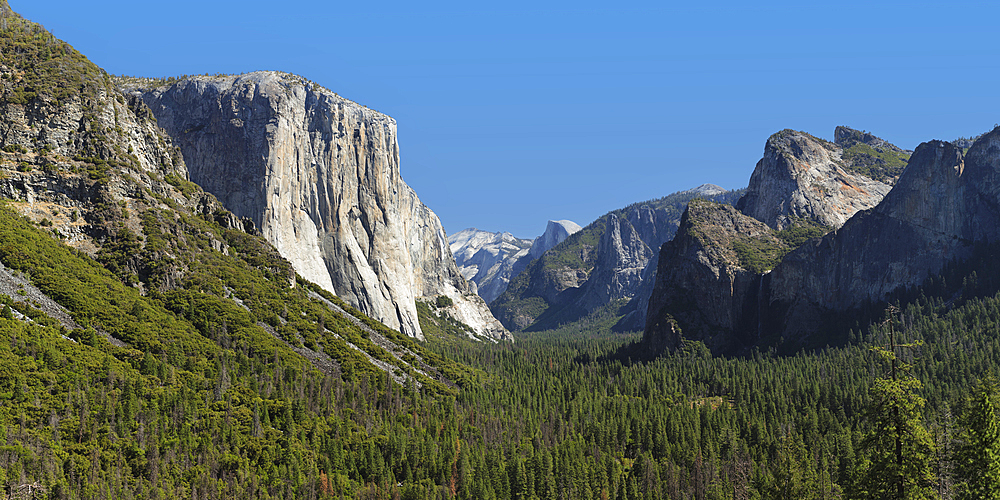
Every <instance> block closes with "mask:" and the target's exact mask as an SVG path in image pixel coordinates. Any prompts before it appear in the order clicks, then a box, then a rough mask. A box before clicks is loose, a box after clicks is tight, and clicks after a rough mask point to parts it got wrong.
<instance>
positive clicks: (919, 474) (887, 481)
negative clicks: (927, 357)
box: [859, 308, 936, 500]
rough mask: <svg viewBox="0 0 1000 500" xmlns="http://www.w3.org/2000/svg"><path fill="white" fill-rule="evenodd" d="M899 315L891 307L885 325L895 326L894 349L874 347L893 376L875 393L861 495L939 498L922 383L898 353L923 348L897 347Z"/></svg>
mask: <svg viewBox="0 0 1000 500" xmlns="http://www.w3.org/2000/svg"><path fill="white" fill-rule="evenodd" d="M896 312H898V311H897V310H896V309H895V308H890V309H889V319H888V320H886V322H885V323H884V324H886V323H887V324H888V326H889V348H888V349H886V348H881V347H874V348H872V350H873V351H874V352H875V353H876V354H878V355H879V357H880V358H881V360H882V362H884V363H885V364H887V365H889V376H888V377H887V378H878V379H876V380H875V384H874V385H873V386H872V389H871V392H872V400H873V401H872V406H871V407H870V408H869V415H868V417H869V422H870V424H871V428H870V429H869V433H868V435H867V436H866V437H865V438H864V440H863V442H862V445H863V447H864V448H865V449H866V450H867V451H868V455H869V457H868V461H867V462H866V463H865V464H864V470H863V472H862V477H861V484H860V491H859V493H860V494H862V495H863V496H864V498H871V499H894V500H904V499H907V500H910V499H924V498H935V496H936V495H935V493H934V489H933V484H934V474H933V472H932V470H933V469H932V467H931V464H932V461H933V458H934V440H933V439H932V438H931V435H930V433H929V432H928V431H927V429H926V428H925V427H924V425H923V417H922V410H923V407H924V404H925V401H924V399H923V398H922V397H920V395H918V394H917V391H918V390H920V388H921V387H922V384H921V383H920V381H919V380H917V379H916V378H915V377H913V376H912V374H911V373H910V368H911V365H909V364H907V363H903V362H902V360H900V359H899V356H897V354H896V349H897V348H900V347H903V348H912V347H917V346H919V345H920V343H919V342H916V343H912V344H896V335H895V331H894V329H893V320H894V315H895V313H896Z"/></svg>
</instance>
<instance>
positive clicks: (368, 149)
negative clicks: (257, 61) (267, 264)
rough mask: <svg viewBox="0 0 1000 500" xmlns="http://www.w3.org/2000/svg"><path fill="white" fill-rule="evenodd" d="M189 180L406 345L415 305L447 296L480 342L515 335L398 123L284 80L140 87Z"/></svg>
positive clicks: (206, 80) (278, 76)
mask: <svg viewBox="0 0 1000 500" xmlns="http://www.w3.org/2000/svg"><path fill="white" fill-rule="evenodd" d="M131 95H132V96H133V97H134V98H141V100H142V101H143V102H144V103H145V104H146V105H148V106H149V108H150V109H151V110H152V111H153V114H154V115H155V116H156V119H157V121H158V123H159V125H160V126H161V127H163V128H164V129H165V130H166V131H167V133H169V134H170V136H171V137H173V138H174V141H175V143H176V144H177V145H178V146H179V147H180V150H181V152H182V154H183V156H184V160H185V163H186V164H187V165H188V170H189V172H190V178H191V180H192V181H193V182H196V183H198V184H199V185H201V186H202V187H204V189H205V190H206V191H208V192H210V193H213V194H215V195H216V196H217V197H218V198H219V199H220V200H221V201H222V202H223V204H224V205H225V206H226V207H227V208H228V209H230V210H231V211H233V213H235V214H237V215H238V216H241V217H247V218H249V219H251V220H253V221H254V224H255V225H256V227H257V228H259V231H260V232H261V234H262V235H263V236H264V238H266V239H267V240H268V241H270V242H271V243H272V244H274V246H275V247H276V248H277V249H278V251H279V252H280V253H281V255H282V256H284V257H285V258H287V259H288V260H289V261H291V262H292V265H293V266H294V267H295V269H296V271H297V272H298V273H300V274H301V275H302V276H303V277H305V278H306V279H309V280H311V281H314V282H316V283H318V284H319V285H321V286H322V287H324V288H326V289H327V290H329V291H331V292H333V293H335V294H336V295H338V296H339V297H342V298H344V299H345V300H346V301H347V302H349V303H350V304H352V305H354V306H356V307H358V308H359V309H361V311H362V312H364V313H365V314H368V315H370V316H372V317H374V318H376V319H378V320H380V321H382V322H384V323H385V324H387V325H389V326H391V327H392V328H398V329H399V330H400V331H402V332H404V333H406V334H407V335H411V336H416V337H422V334H421V329H420V324H419V322H418V320H417V309H416V304H415V301H416V300H433V299H434V298H436V297H438V296H442V295H443V296H447V297H448V298H450V299H451V300H452V302H453V304H454V305H453V306H451V308H450V309H451V310H450V311H448V312H449V314H451V315H452V316H453V317H455V318H456V319H458V320H459V321H460V322H462V323H464V324H466V325H468V326H470V327H471V328H472V330H473V332H470V333H475V334H476V335H480V336H484V337H488V338H494V339H496V338H501V337H504V336H506V335H507V333H506V331H505V330H504V328H503V327H502V326H501V324H500V323H499V322H498V321H496V319H494V318H493V316H492V315H491V314H490V311H489V309H488V308H487V307H486V304H485V302H484V301H483V300H482V299H481V298H480V297H478V296H477V295H476V294H475V293H474V292H473V291H472V290H471V289H470V287H469V284H468V282H466V280H465V279H464V278H463V277H462V275H461V274H460V273H459V270H458V268H457V267H456V265H455V260H454V258H453V257H452V254H451V252H450V251H449V249H448V243H447V240H446V238H445V234H444V230H443V229H442V227H441V223H440V221H439V220H438V218H437V216H436V215H435V214H434V213H433V212H432V211H431V210H430V209H429V208H427V207H426V206H425V205H424V204H423V203H421V202H420V200H419V198H418V197H417V195H416V193H414V192H413V190H412V189H411V188H410V187H409V186H407V185H406V183H405V182H403V179H402V177H401V176H400V170H399V167H400V159H399V145H398V143H397V134H396V122H395V121H394V120H393V119H392V118H390V117H388V116H386V115H384V114H381V113H378V112H376V111H374V110H371V109H369V108H367V107H364V106H361V105H359V104H356V103H354V102H352V101H349V100H347V99H344V98H342V97H340V96H338V95H337V94H335V93H333V92H331V91H329V90H327V89H324V88H322V87H320V86H319V85H316V84H313V83H309V82H306V81H305V80H303V79H302V78H300V77H297V76H294V75H290V74H286V73H277V72H258V73H250V74H246V75H240V76H225V77H195V78H191V79H187V80H182V81H179V82H176V83H173V84H171V85H166V86H159V87H147V86H143V85H139V86H133V88H132V92H131Z"/></svg>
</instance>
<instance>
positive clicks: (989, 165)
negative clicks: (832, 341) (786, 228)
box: [770, 131, 1000, 338]
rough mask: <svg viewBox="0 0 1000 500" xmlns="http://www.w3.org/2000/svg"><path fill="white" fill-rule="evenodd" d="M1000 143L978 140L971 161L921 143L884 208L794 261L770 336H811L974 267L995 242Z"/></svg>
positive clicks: (780, 287) (781, 274)
mask: <svg viewBox="0 0 1000 500" xmlns="http://www.w3.org/2000/svg"><path fill="white" fill-rule="evenodd" d="M998 136H1000V131H994V132H991V133H990V134H987V135H986V136H984V137H983V138H981V139H980V140H979V141H976V143H975V144H974V145H973V146H972V148H971V149H970V150H969V155H968V157H967V158H963V157H962V152H961V150H960V149H959V148H957V147H955V145H954V144H951V143H947V142H942V141H931V142H927V143H924V144H921V145H920V146H918V147H917V149H916V151H915V152H914V153H913V156H912V157H911V159H910V164H909V166H908V167H907V168H906V170H905V171H904V172H903V175H902V176H901V177H900V179H899V182H898V183H897V184H896V187H894V188H893V190H892V191H891V192H890V193H889V195H888V196H886V198H885V199H884V200H883V201H882V203H881V204H879V206H878V207H876V208H875V209H874V210H871V211H868V212H865V213H862V214H859V215H858V216H857V217H855V218H853V219H851V220H850V221H848V223H847V224H845V225H844V227H843V228H841V229H840V230H839V231H837V232H836V233H833V234H829V235H827V236H826V237H824V238H823V239H822V240H817V241H815V242H811V243H809V244H807V245H804V246H803V247H802V248H800V249H798V250H797V251H795V252H793V253H791V254H790V255H788V257H787V258H786V259H785V260H784V261H783V262H782V263H781V264H780V265H779V266H777V267H776V268H775V270H774V273H773V278H772V282H771V287H770V289H771V292H770V294H771V297H770V300H771V302H772V304H771V305H770V307H772V308H774V309H775V311H787V312H785V313H784V314H782V315H781V316H782V317H781V319H782V321H779V320H778V319H776V321H775V324H774V325H773V326H772V328H774V329H777V330H779V331H781V332H783V334H785V335H786V336H788V337H791V338H803V337H807V336H808V335H811V334H813V333H815V332H817V331H819V328H818V326H817V324H816V322H817V320H818V318H821V317H822V315H823V314H824V313H828V312H840V311H847V310H851V309H855V308H858V307H860V306H862V305H863V304H865V303H868V302H879V301H882V300H884V299H885V298H886V297H887V295H888V294H890V293H891V292H893V291H895V290H899V289H904V288H907V287H913V286H917V285H920V284H921V283H923V281H924V280H925V279H926V278H927V277H928V276H933V275H935V274H936V273H937V272H938V271H940V270H941V269H942V268H943V267H944V266H945V265H946V264H947V263H948V262H950V261H963V260H965V259H967V258H968V257H969V256H971V255H972V252H973V249H974V244H975V243H976V242H983V243H989V242H995V241H997V240H998V235H1000V230H998V229H997V224H998V223H1000V211H998V210H997V206H998V203H1000V197H998V196H997V194H998V193H1000V188H998V181H1000V178H998V173H997V172H998V171H1000V170H998V166H1000V150H997V149H996V145H995V144H996V141H997V138H998Z"/></svg>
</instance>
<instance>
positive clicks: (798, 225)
mask: <svg viewBox="0 0 1000 500" xmlns="http://www.w3.org/2000/svg"><path fill="white" fill-rule="evenodd" d="M832 230H833V228H832V227H829V226H824V225H822V224H820V223H819V222H816V221H814V220H811V219H805V218H802V217H794V218H793V220H792V221H791V224H789V226H788V227H786V228H785V229H782V230H781V231H778V232H777V233H775V236H777V237H778V238H780V239H781V241H784V242H785V244H786V245H788V248H789V249H790V250H794V249H796V248H798V247H800V246H802V244H803V243H805V242H807V241H809V240H811V239H813V238H819V237H820V236H823V235H825V234H826V233H829V232H830V231H832Z"/></svg>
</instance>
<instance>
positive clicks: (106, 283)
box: [0, 0, 1000, 500]
mask: <svg viewBox="0 0 1000 500" xmlns="http://www.w3.org/2000/svg"><path fill="white" fill-rule="evenodd" d="M0 20H2V23H0V48H2V52H0V54H2V57H0V64H2V65H3V68H2V69H3V71H2V79H0V83H2V88H0V92H2V97H3V100H2V105H0V116H2V119H3V120H5V121H6V122H7V123H8V124H14V125H18V127H20V126H21V125H24V124H23V123H21V122H18V121H17V120H18V118H17V117H23V116H25V115H24V111H25V110H26V109H27V110H29V111H30V112H32V113H39V114H40V115H39V116H41V115H46V114H47V113H52V116H59V117H66V116H69V117H71V118H73V119H74V120H76V121H73V122H72V123H71V125H70V126H67V128H66V129H59V130H63V131H64V132H66V134H65V136H62V135H44V134H38V133H36V132H37V130H36V129H33V128H31V127H32V126H35V125H31V126H28V125H24V126H23V127H21V128H18V127H14V126H11V127H10V129H11V130H13V131H14V132H12V133H11V134H10V135H8V136H6V137H7V138H5V139H4V140H5V141H7V142H5V143H3V144H2V145H0V146H2V147H0V149H2V150H3V151H2V152H0V190H2V192H3V196H4V197H5V198H7V199H6V200H4V201H3V202H2V205H0V264H2V267H0V303H2V307H0V495H4V496H5V497H6V498H59V499H63V498H85V499H109V498H126V499H128V498H150V499H155V498H185V499H186V498H198V499H206V498H220V499H221V498H227V499H228V498H264V499H267V498H306V499H349V498H362V499H366V498H373V499H374V498H378V499H381V498H386V499H389V498H392V499H395V498H401V499H451V498H461V499H494V498H496V499H507V498H516V499H577V498H579V499H602V500H603V499H609V498H614V499H626V500H633V499H652V498H671V499H698V500H701V499H730V498H735V499H753V498H759V499H765V498H798V499H833V498H857V499H862V498H963V499H964V498H995V497H996V495H997V494H998V492H1000V458H998V457H1000V430H998V429H1000V420H998V418H1000V417H998V415H997V406H998V404H1000V399H998V397H1000V396H998V390H1000V389H998V382H997V381H996V378H995V375H996V374H995V370H996V367H997V366H998V364H1000V294H998V291H1000V270H998V268H997V265H996V262H1000V259H997V258H996V257H997V249H996V248H992V247H982V248H978V249H977V254H976V257H975V258H974V259H971V260H969V261H968V262H965V263H962V264H954V265H951V266H948V267H947V268H945V270H944V271H942V273H940V275H938V276H935V277H933V278H931V279H928V280H927V281H926V282H925V283H924V284H923V285H922V286H920V287H915V288H913V289H910V290H907V291H906V292H905V293H900V294H898V295H897V296H895V297H893V299H892V302H893V303H895V304H896V306H895V308H890V309H889V311H888V312H887V311H886V310H885V308H884V307H882V305H873V306H872V307H871V308H870V310H868V311H866V312H865V313H864V314H859V315H858V316H857V317H851V318H844V319H843V324H842V325H840V326H841V327H842V328H843V330H844V332H843V338H845V339H846V340H845V341H844V342H843V343H840V344H838V345H835V346H825V347H823V348H817V349H811V350H804V351H798V352H794V353H792V354H778V353H779V352H781V350H780V349H768V350H760V349H757V350H753V351H751V352H750V353H748V354H747V355H744V356H738V357H725V356H713V355H712V353H711V352H710V350H709V349H708V348H707V347H706V345H705V344H704V343H701V342H693V341H686V342H684V343H683V345H682V347H681V348H680V349H677V350H676V351H672V352H667V353H664V354H663V355H662V356H659V357H657V358H655V359H650V358H649V356H648V353H647V352H644V351H643V350H642V344H641V343H640V342H639V341H640V334H639V333H637V332H631V333H618V332H613V331H612V329H613V327H614V325H615V324H616V323H617V322H618V320H619V319H620V317H619V316H617V312H609V311H608V310H604V311H598V312H597V313H595V314H592V315H589V316H585V317H583V319H580V320H578V321H575V322H573V323H571V324H570V325H569V326H565V327H563V329H561V330H546V331H532V332H527V333H521V334H519V335H518V336H517V337H516V338H515V341H514V342H508V341H501V342H496V343H494V342H474V341H472V340H470V339H469V338H468V337H467V336H466V335H465V334H464V331H465V330H464V329H463V327H462V325H460V322H458V321H457V320H455V318H454V317H452V316H450V315H449V314H450V313H449V308H450V307H452V306H453V305H454V304H452V303H450V301H449V300H443V299H444V298H442V300H439V301H434V302H421V303H419V304H418V309H419V314H420V321H421V322H422V325H421V326H422V330H423V332H425V335H426V337H427V340H426V341H417V340H415V339H413V338H410V337H406V336H404V335H402V334H400V333H399V332H398V331H394V330H391V329H389V328H387V327H385V326H384V325H382V324H380V323H378V322H377V321H375V320H373V319H371V318H369V317H367V316H365V315H364V314H362V313H361V312H359V311H358V310H355V309H353V308H351V307H350V306H348V305H347V304H346V303H344V302H343V301H341V300H340V299H338V298H337V297H336V296H334V295H332V294H330V293H328V292H326V291H324V290H322V289H321V288H320V287H318V286H317V285H315V284H313V283H310V282H309V281H307V280H305V279H303V278H302V277H301V276H298V275H296V273H295V272H294V270H293V269H292V267H291V264H289V262H288V261H287V260H285V259H283V258H281V256H280V255H279V254H278V252H277V251H276V250H275V249H274V247H272V246H271V245H269V244H268V243H267V242H266V241H265V240H263V239H262V238H261V237H260V236H259V235H256V234H255V231H254V230H253V227H252V225H250V224H247V223H246V221H243V220H240V219H239V218H237V217H235V216H233V215H232V214H231V213H230V212H229V211H227V210H226V209H225V207H224V206H222V205H221V204H220V203H219V202H218V201H217V200H216V199H215V198H214V197H212V196H211V195H209V194H207V193H205V192H204V191H202V190H201V188H200V187H199V186H197V185H195V184H193V183H191V182H189V181H187V180H185V177H184V176H183V173H184V169H183V159H182V158H180V157H179V155H177V154H176V150H175V149H173V148H172V146H171V145H170V143H169V137H166V136H165V135H163V134H161V132H160V131H159V129H158V128H157V127H156V125H155V122H154V121H153V120H152V119H151V118H150V116H151V115H150V113H148V109H147V108H144V107H143V104H142V103H141V102H135V101H129V100H128V99H127V98H126V97H125V96H124V95H123V94H120V93H119V92H118V90H117V89H116V88H115V87H114V84H113V83H112V82H113V80H112V79H111V78H110V76H108V75H106V74H105V73H103V72H102V71H101V70H100V69H98V68H97V67H96V66H94V65H92V64H91V63H90V62H89V61H87V60H86V58H85V57H83V56H82V55H80V54H79V53H78V52H76V51H75V50H73V49H72V47H70V46H69V45H68V44H66V43H65V42H62V41H59V40H57V39H55V38H54V37H52V36H51V35H50V34H49V33H47V32H45V31H44V30H43V29H41V27H40V26H38V25H36V24H34V23H31V22H29V21H26V20H24V19H22V18H20V16H17V15H16V14H14V13H13V12H11V11H10V9H9V8H8V7H7V5H6V3H5V2H4V0H0ZM74 113H75V114H74ZM46 116H48V115H46ZM46 123H49V122H46ZM53 123H54V122H53ZM32 124H36V122H32ZM46 130H47V131H49V132H51V131H52V129H46ZM66 130H73V132H72V134H70V133H69V132H67V131H66ZM33 133H34V134H35V135H32V134H33ZM52 137H56V139H52ZM49 139H51V142H47V141H48V140H49ZM633 208H636V209H637V210H638V209H639V208H642V207H633ZM656 208H657V209H661V210H668V209H669V210H675V209H676V210H680V208H678V207H674V208H673V209H672V208H671V207H670V206H666V205H665V206H662V207H656ZM616 217H617V216H616ZM608 220H609V221H610V220H611V218H610V217H609V218H608ZM595 227H596V226H595ZM586 238H589V239H590V240H595V241H596V240H598V239H599V235H596V233H593V232H592V233H584V234H582V235H581V236H580V237H578V238H577V239H576V240H573V241H571V240H567V241H568V242H569V243H567V244H566V247H570V246H572V245H582V244H583V243H587V241H589V240H587V239H586ZM587 244H594V241H590V243H587ZM555 255H556V256H557V257H559V256H563V257H564V258H565V259H569V258H570V256H572V255H575V254H571V253H565V254H555ZM560 258H562V257H560ZM555 259H556V257H552V258H551V259H550V260H552V261H553V262H554V261H555ZM540 262H541V264H538V265H540V266H544V265H545V263H546V262H548V261H540ZM560 265H566V266H570V267H571V266H573V265H582V264H580V263H578V262H575V261H573V262H569V261H567V262H561V263H560ZM601 314H604V315H603V316H602V315H601ZM779 347H780V346H779Z"/></svg>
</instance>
